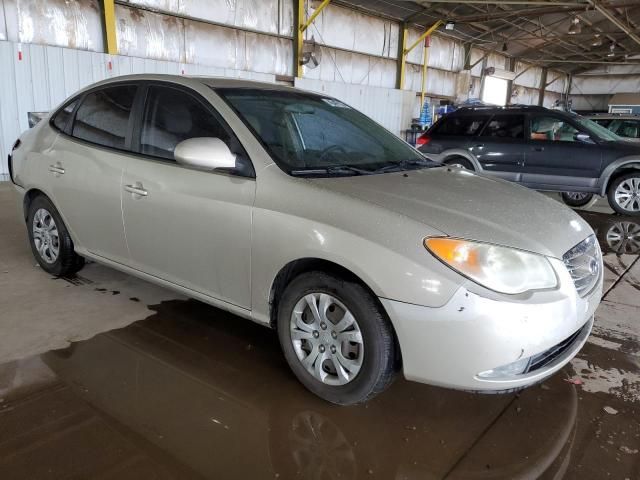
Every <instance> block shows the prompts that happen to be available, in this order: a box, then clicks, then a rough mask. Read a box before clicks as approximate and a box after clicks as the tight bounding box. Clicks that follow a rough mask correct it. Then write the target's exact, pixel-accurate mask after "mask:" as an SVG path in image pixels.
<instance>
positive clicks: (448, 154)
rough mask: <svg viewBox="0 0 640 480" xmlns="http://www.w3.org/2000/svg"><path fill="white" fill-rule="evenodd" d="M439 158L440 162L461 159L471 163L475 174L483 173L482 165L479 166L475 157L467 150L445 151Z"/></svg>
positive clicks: (454, 149) (453, 149)
mask: <svg viewBox="0 0 640 480" xmlns="http://www.w3.org/2000/svg"><path fill="white" fill-rule="evenodd" d="M439 157H440V158H439V161H440V162H445V161H447V160H449V159H451V158H453V157H463V158H466V159H467V160H469V161H470V162H471V164H472V165H473V168H474V170H475V171H476V172H482V171H483V168H482V165H480V162H479V161H478V159H477V158H476V156H475V155H474V154H473V153H471V152H470V151H469V150H466V149H464V148H452V149H450V150H445V151H444V152H442V153H441V154H440V155H439Z"/></svg>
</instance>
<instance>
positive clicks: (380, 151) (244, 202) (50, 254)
mask: <svg viewBox="0 0 640 480" xmlns="http://www.w3.org/2000/svg"><path fill="white" fill-rule="evenodd" d="M9 163H10V171H11V178H12V181H13V182H14V184H15V186H16V189H17V191H18V192H19V194H20V196H21V198H22V210H23V212H24V218H25V221H26V225H27V229H28V232H29V238H30V241H31V247H32V249H33V253H34V255H35V257H36V259H37V260H38V262H39V263H40V265H41V266H42V268H43V269H44V270H45V271H47V272H49V273H51V274H53V275H68V274H71V273H73V272H75V271H77V270H79V269H80V268H82V266H83V264H84V259H85V258H89V259H92V260H94V261H97V262H101V263H103V264H106V265H109V266H111V267H113V268H116V269H119V270H122V271H124V272H127V273H130V274H132V275H136V276H138V277H141V278H144V279H146V280H149V281H151V282H154V283H157V284H160V285H163V286H165V287H169V288H172V289H175V290H176V291H179V292H182V293H184V294H186V295H188V296H191V297H193V298H196V299H199V300H202V301H204V302H207V303H210V304H212V305H215V306H218V307H220V308H223V309H226V310H229V311H231V312H233V313H236V314H237V315H239V316H240V317H245V318H248V319H250V320H253V321H255V322H258V323H262V324H264V325H267V326H271V327H273V328H276V329H277V331H278V335H279V338H280V342H281V345H282V349H283V352H284V355H285V357H286V359H287V361H288V363H289V365H290V366H291V369H292V370H293V372H294V374H295V375H296V376H297V377H298V379H299V380H300V381H301V382H302V383H303V384H304V385H305V386H306V387H307V388H308V389H309V390H311V391H312V392H314V393H316V394H317V395H319V396H321V397H322V398H324V399H326V400H328V401H331V402H334V403H338V404H352V403H357V402H362V401H365V400H367V399H369V398H371V397H372V396H374V395H375V394H377V393H379V392H381V391H382V390H384V389H385V388H386V387H387V386H388V385H389V384H390V383H391V381H392V379H393V377H394V374H395V372H396V371H397V370H400V369H402V371H403V373H404V375H405V377H406V378H408V379H410V380H416V381H420V382H427V383H432V384H437V385H442V386H447V387H453V388H461V389H466V390H474V391H491V392H494V391H510V390H513V389H518V388H523V387H525V386H528V385H530V384H532V383H535V382H538V381H540V380H542V379H544V378H546V377H547V376H549V375H551V374H553V373H554V372H556V371H557V370H559V369H560V368H562V366H563V365H565V364H566V363H567V362H568V361H569V360H570V359H571V358H572V357H573V356H574V355H575V354H576V353H577V352H578V350H579V349H580V348H581V347H582V345H583V344H584V342H585V341H586V338H587V336H588V335H589V332H590V330H591V327H592V322H593V320H592V318H593V313H594V311H595V309H596V307H597V305H598V303H599V299H600V296H601V291H602V259H601V255H600V250H599V247H598V244H597V242H596V240H595V237H594V235H593V232H592V230H591V228H590V227H589V226H588V225H587V224H586V223H585V222H584V221H583V220H582V219H581V218H580V217H579V216H577V215H576V214H575V213H573V212H572V211H571V210H569V209H567V208H565V207H563V206H561V205H559V204H558V203H557V202H554V201H553V200H550V199H547V198H545V197H543V196H541V195H539V194H537V193H535V192H531V191H529V190H527V189H524V188H522V187H518V186H515V185H512V184H509V183H506V182H503V181H500V180H494V179H489V178H486V177H483V176H481V175H477V174H474V173H471V172H468V171H464V170H462V169H457V168H446V167H441V166H440V165H438V164H436V163H434V162H432V161H430V160H429V159H427V158H425V157H424V156H423V155H422V154H420V153H419V152H417V151H416V150H415V149H413V148H412V147H410V146H409V145H407V144H406V143H404V142H403V141H401V140H400V139H399V138H397V137H396V136H395V135H393V134H391V133H389V132H388V131H386V130H385V129H384V128H382V127H381V126H380V125H378V124H376V123H375V122H373V121H372V120H370V119H369V118H367V117H365V116H364V115H362V114H361V113H359V112H358V111H356V110H354V109H352V108H351V107H349V106H347V105H345V104H344V103H342V102H340V101H338V100H336V99H333V98H330V97H327V96H324V95H317V94H311V93H305V92H302V91H300V90H296V89H293V88H288V87H282V86H276V85H263V84H256V83H251V82H243V81H236V80H225V79H211V78H188V77H178V76H167V75H145V76H128V77H119V78H114V79H111V80H107V81H104V82H101V83H99V84H96V85H92V86H91V87H88V88H86V89H85V90H83V91H81V92H79V93H78V94H76V95H74V96H73V97H71V98H70V99H69V100H67V101H65V102H64V103H63V104H62V105H61V106H60V107H59V108H57V109H56V110H55V111H54V112H53V113H52V114H51V115H49V116H48V117H46V118H45V119H44V120H42V121H41V122H39V123H38V124H37V125H36V126H35V127H34V128H33V129H31V130H29V131H27V132H25V133H24V134H23V135H22V136H21V137H20V139H19V140H18V141H17V142H16V144H15V146H14V149H13V151H12V153H11V156H10V162H9Z"/></svg>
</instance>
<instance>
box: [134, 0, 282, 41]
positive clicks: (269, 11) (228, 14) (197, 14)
mask: <svg viewBox="0 0 640 480" xmlns="http://www.w3.org/2000/svg"><path fill="white" fill-rule="evenodd" d="M128 3H129V4H131V5H132V6H134V5H138V6H141V7H147V8H152V9H154V10H158V11H161V12H166V13H172V14H177V15H184V16H188V17H191V18H196V19H202V20H207V21H210V22H215V23H221V24H224V25H229V26H234V27H241V28H247V29H251V30H257V31H260V32H267V33H278V25H279V23H285V22H287V23H286V25H285V26H284V30H285V31H286V30H290V29H291V25H292V22H293V10H290V12H291V14H290V15H287V14H286V13H284V14H283V12H281V11H279V10H278V3H279V2H278V0H259V1H256V0H129V1H128ZM283 3H290V2H283ZM286 12H289V10H287V11H286Z"/></svg>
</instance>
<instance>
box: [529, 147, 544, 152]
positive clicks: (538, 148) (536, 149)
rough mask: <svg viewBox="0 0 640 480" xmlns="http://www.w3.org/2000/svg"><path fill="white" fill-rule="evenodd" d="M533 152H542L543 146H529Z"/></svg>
mask: <svg viewBox="0 0 640 480" xmlns="http://www.w3.org/2000/svg"><path fill="white" fill-rule="evenodd" d="M531 150H533V151H534V152H544V147H531Z"/></svg>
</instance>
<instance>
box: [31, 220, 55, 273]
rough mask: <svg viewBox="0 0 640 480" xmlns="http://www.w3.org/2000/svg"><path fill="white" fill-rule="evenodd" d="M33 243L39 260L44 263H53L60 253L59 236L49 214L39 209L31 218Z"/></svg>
mask: <svg viewBox="0 0 640 480" xmlns="http://www.w3.org/2000/svg"><path fill="white" fill-rule="evenodd" d="M32 233H33V243H34V245H35V247H36V250H37V251H38V255H40V258H42V260H44V261H45V262H46V263H55V261H56V260H57V259H58V255H59V253H60V236H59V234H58V227H57V225H56V222H55V220H54V219H53V216H51V213H50V212H49V211H48V210H46V209H44V208H39V209H38V210H36V213H35V215H34V216H33V223H32Z"/></svg>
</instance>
